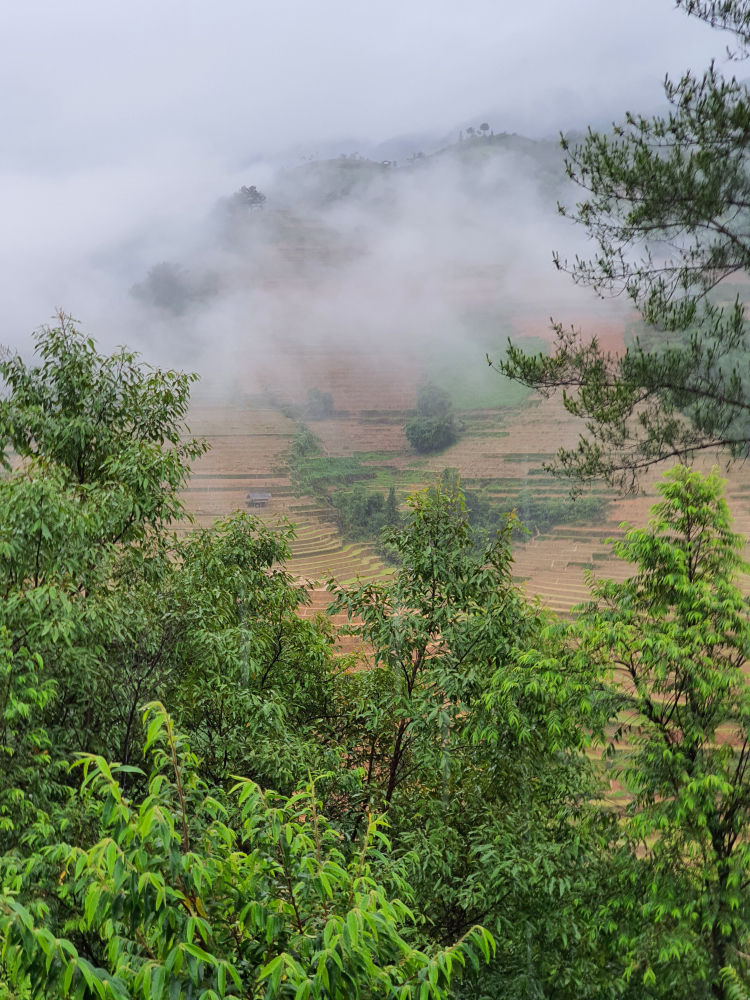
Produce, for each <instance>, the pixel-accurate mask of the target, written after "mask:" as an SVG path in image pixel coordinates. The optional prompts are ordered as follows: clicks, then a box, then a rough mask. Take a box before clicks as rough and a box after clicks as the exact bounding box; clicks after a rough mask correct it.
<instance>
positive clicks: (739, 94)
mask: <svg viewBox="0 0 750 1000" xmlns="http://www.w3.org/2000/svg"><path fill="white" fill-rule="evenodd" d="M677 6H679V7H682V8H683V9H684V10H685V11H686V12H687V13H688V14H690V15H692V16H697V17H700V18H702V19H703V20H705V21H707V22H709V23H710V24H712V25H713V26H715V27H717V28H722V29H726V30H729V31H731V32H733V33H734V35H735V37H736V38H737V40H738V42H739V44H740V46H741V47H742V46H746V45H747V44H748V41H749V40H750V4H749V3H748V0H706V2H703V0H678V3H677ZM666 96H667V98H668V100H669V102H670V104H671V105H672V110H671V111H670V113H669V114H668V115H666V116H657V117H654V118H648V117H642V116H639V115H631V114H629V115H627V116H626V118H625V120H624V121H623V122H622V123H621V124H620V125H618V126H616V127H615V129H614V133H613V134H612V135H605V134H602V133H599V132H595V131H592V130H590V131H589V133H588V135H587V136H586V138H585V139H584V140H583V141H582V142H581V143H579V144H577V145H574V146H571V145H569V144H568V142H567V140H563V146H564V148H565V149H566V151H567V161H566V165H567V171H568V175H569V177H570V179H571V180H572V181H573V183H574V184H576V185H578V186H579V187H580V188H581V189H582V191H583V200H581V201H580V202H579V203H578V204H577V205H576V206H575V207H574V208H572V209H570V210H568V209H565V208H562V207H561V209H560V211H561V212H562V213H563V214H564V215H566V216H567V217H569V218H571V219H572V220H574V221H575V222H577V223H578V224H580V225H582V226H583V227H584V229H585V230H586V232H587V234H588V235H589V237H590V238H591V239H592V240H593V242H594V243H595V244H596V245H597V253H596V256H595V257H594V258H593V259H592V260H585V259H584V260H581V259H576V261H575V262H573V263H571V264H570V265H569V264H568V262H567V261H565V260H564V259H562V258H561V257H559V256H557V255H556V256H555V262H556V264H557V266H558V267H559V268H561V269H564V270H568V271H570V272H571V273H572V275H573V278H574V279H575V281H577V282H579V283H580V284H583V285H588V286H593V288H594V289H595V290H596V291H597V292H598V293H600V294H603V295H607V294H619V293H625V294H626V295H628V296H630V297H631V299H632V300H633V302H634V303H635V305H636V306H637V308H638V309H639V310H640V312H641V315H642V317H643V319H644V321H645V324H646V327H645V332H644V335H643V336H642V337H641V338H640V339H636V340H635V343H634V344H631V345H630V346H628V347H627V349H626V350H625V351H624V353H619V354H612V353H609V352H606V351H604V350H603V349H602V348H601V347H600V345H599V343H598V341H597V339H596V337H594V338H593V339H591V340H590V341H589V342H586V341H584V340H583V339H582V336H581V335H580V334H578V333H576V332H575V331H574V330H569V331H566V330H564V329H563V326H562V325H557V326H556V330H557V334H558V340H557V345H556V350H555V351H554V352H553V353H552V354H551V355H550V356H549V357H543V356H541V355H540V356H527V355H525V354H524V352H523V351H522V350H520V349H518V348H515V347H513V346H510V347H509V349H508V352H507V356H506V358H505V360H503V361H501V362H500V363H499V364H498V368H499V370H500V371H501V372H502V373H503V374H505V375H508V376H510V377H511V378H514V379H517V380H519V381H520V382H522V383H523V384H525V385H528V386H531V387H533V388H535V389H538V390H540V391H541V392H542V393H545V394H549V393H552V392H555V391H556V390H558V389H562V390H563V400H564V404H565V406H566V407H567V409H568V410H569V411H570V412H571V413H573V414H575V415H576V416H578V417H581V418H582V419H584V420H585V421H586V430H587V433H586V435H582V436H581V439H580V441H579V444H578V447H577V448H575V449H570V450H568V449H561V450H560V451H559V453H558V459H557V463H556V467H557V468H558V469H559V470H560V471H562V472H563V473H565V474H566V475H570V476H572V477H574V478H583V479H590V478H595V477H604V478H606V479H608V480H609V481H610V482H611V483H614V484H617V485H619V486H620V487H624V488H627V489H632V488H634V487H635V486H636V485H637V482H638V478H639V475H640V473H641V472H642V471H643V470H644V469H647V468H649V467H650V466H652V465H654V464H655V463H658V462H662V461H664V460H665V459H669V458H674V457H677V458H678V459H679V460H681V461H686V460H687V459H689V458H690V457H691V456H692V455H694V454H695V453H696V452H699V451H703V450H707V449H716V448H726V449H727V450H728V452H729V454H730V455H731V456H732V457H734V458H740V457H745V456H747V454H748V453H750V388H749V386H748V379H749V378H750V371H749V370H748V361H747V359H748V357H749V356H750V354H749V352H748V346H750V345H748V340H747V325H746V322H745V316H744V306H743V301H742V300H743V296H744V295H745V289H744V288H738V287H737V284H738V282H739V283H745V284H746V274H747V271H748V267H749V266H750V236H749V235H748V234H749V233H750V229H748V205H749V204H750V201H749V197H750V173H748V169H747V162H748V151H749V150H750V93H748V90H747V88H746V86H745V85H744V84H742V83H739V82H738V81H737V80H736V79H735V78H732V79H731V80H726V79H724V78H723V77H722V76H721V75H720V73H719V72H718V70H717V68H716V67H715V66H714V65H712V66H711V67H710V68H709V70H708V71H707V72H706V73H705V74H704V75H703V76H702V77H698V76H696V75H694V74H693V73H686V74H685V75H684V76H683V77H682V78H681V79H680V80H679V81H678V82H674V81H671V80H669V79H668V80H667V82H666ZM722 283H724V284H723V285H722Z"/></svg>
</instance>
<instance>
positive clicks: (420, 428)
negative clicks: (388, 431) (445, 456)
mask: <svg viewBox="0 0 750 1000" xmlns="http://www.w3.org/2000/svg"><path fill="white" fill-rule="evenodd" d="M404 433H405V434H406V439H407V441H408V442H409V444H410V445H411V446H412V448H413V449H414V450H415V451H418V452H420V453H421V454H429V453H431V452H435V451H442V450H443V448H449V447H450V446H451V445H452V444H455V443H456V441H458V427H457V426H456V421H455V419H454V416H453V404H452V402H451V398H450V395H449V394H448V393H447V392H446V391H445V389H441V388H439V387H438V386H436V385H433V384H432V383H428V384H427V385H424V386H422V388H421V389H420V390H419V395H418V396H417V415H416V417H414V418H413V419H412V420H410V421H409V422H408V423H407V424H406V426H405V427H404Z"/></svg>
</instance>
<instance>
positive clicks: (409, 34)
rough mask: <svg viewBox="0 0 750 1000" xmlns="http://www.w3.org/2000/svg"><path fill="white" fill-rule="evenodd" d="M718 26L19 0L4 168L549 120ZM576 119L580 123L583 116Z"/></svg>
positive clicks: (650, 4) (478, 0)
mask: <svg viewBox="0 0 750 1000" xmlns="http://www.w3.org/2000/svg"><path fill="white" fill-rule="evenodd" d="M725 41H726V40H725V39H724V38H723V37H722V36H721V35H719V34H718V33H716V32H712V31H711V30H710V29H708V28H707V27H705V26H704V25H702V24H700V23H697V22H695V21H694V20H692V19H689V18H687V17H685V15H683V14H682V13H681V12H678V11H675V10H674V9H673V4H672V3H671V2H670V0H627V2H624V3H623V2H616V0H567V2H565V3H561V2H560V0H524V2H518V0H514V2H512V3H511V2H509V0H460V2H456V0H367V2H364V0H317V2H311V0H265V2H262V3H261V2H257V0H127V2H125V0H65V2H60V0H47V2H42V0H25V2H24V3H6V4H4V5H3V13H2V15H1V19H0V80H1V81H2V102H0V135H1V136H2V157H3V161H4V165H5V166H6V167H10V168H15V169H21V170H29V171H45V172H46V171H51V172H54V173H58V172H63V171H67V170H71V169H80V168H81V167H83V168H84V169H85V168H86V167H90V166H92V165H94V164H100V163H117V162H121V161H122V160H124V159H126V158H132V157H134V156H136V157H140V155H142V154H143V153H144V152H148V151H153V152H154V153H155V154H157V155H159V156H163V155H164V153H165V151H166V152H170V151H171V152H173V153H174V154H177V156H182V155H185V154H188V155H189V153H190V151H194V152H195V153H196V154H198V155H202V154H205V152H206V151H209V152H210V154H211V156H218V157H220V158H227V159H228V160H229V161H232V160H234V159H238V158H239V159H242V158H245V157H248V156H253V155H257V154H259V153H264V152H274V151H277V150H279V149H282V148H284V147H285V146H291V145H297V144H300V143H301V144H304V143H311V144H313V145H314V143H315V141H316V140H325V139H331V138H338V137H339V136H341V137H349V136H352V137H355V136H356V137H363V138H369V139H372V140H374V141H380V140H383V139H386V138H388V137H390V136H393V135H395V134H398V133H402V132H410V131H423V130H441V129H442V130H445V131H447V129H448V128H450V127H451V126H453V125H454V124H456V123H457V122H459V121H462V120H464V119H471V118H472V116H475V115H480V114H484V113H485V112H489V111H490V110H492V109H495V110H496V117H497V119H498V120H497V121H495V122H494V123H493V126H494V127H495V129H496V130H498V131H499V130H506V129H512V130H523V131H525V132H527V133H534V134H544V133H549V132H555V131H556V130H557V129H558V128H564V127H566V125H567V124H568V123H567V122H566V120H565V119H569V120H571V121H573V120H575V121H578V120H581V119H585V118H587V117H600V116H602V115H605V116H609V115H611V114H614V113H616V112H617V111H618V109H621V110H624V109H625V108H628V107H631V106H632V107H634V108H636V107H638V106H639V105H642V104H643V103H644V102H645V103H647V104H648V103H653V102H654V101H656V100H658V95H659V86H660V82H661V80H662V79H663V76H664V73H665V71H667V70H669V71H670V72H673V73H679V72H681V71H682V70H684V69H686V68H688V67H690V68H693V69H702V68H703V67H705V65H706V63H707V61H708V59H709V58H710V56H711V55H712V54H719V55H720V54H721V53H722V51H723V47H724V45H725ZM575 121H574V122H573V123H575Z"/></svg>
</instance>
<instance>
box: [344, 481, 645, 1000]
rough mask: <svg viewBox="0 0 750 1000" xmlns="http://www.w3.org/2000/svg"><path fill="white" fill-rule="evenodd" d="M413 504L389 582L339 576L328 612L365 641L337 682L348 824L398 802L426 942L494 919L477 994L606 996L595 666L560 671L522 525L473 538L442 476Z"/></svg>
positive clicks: (612, 964)
mask: <svg viewBox="0 0 750 1000" xmlns="http://www.w3.org/2000/svg"><path fill="white" fill-rule="evenodd" d="M408 505H409V515H408V517H407V518H406V519H405V521H404V523H403V524H402V525H401V526H399V527H397V528H395V529H392V530H391V531H388V530H385V531H384V537H385V538H386V540H387V541H388V543H389V545H391V546H392V547H393V548H394V549H395V550H396V551H397V553H398V557H399V567H398V570H397V572H396V574H395V576H394V577H393V579H392V580H389V581H386V582H382V583H372V584H366V585H360V586H357V587H352V588H348V589H338V588H335V587H334V592H335V594H336V601H335V603H334V604H333V605H332V607H331V609H330V612H331V613H332V614H338V613H341V612H346V613H347V614H348V615H349V618H350V625H349V628H348V629H347V631H348V632H349V633H350V634H353V635H356V636H359V637H360V638H361V639H363V640H364V641H365V642H366V644H367V649H368V650H369V651H370V654H369V657H368V659H369V661H370V663H369V668H368V669H363V670H358V671H354V672H352V673H350V674H348V675H347V676H346V677H345V678H342V685H341V688H340V699H341V702H340V704H341V705H342V709H341V715H342V717H345V719H346V720H347V724H346V727H345V728H344V727H343V726H342V729H341V733H340V737H339V740H340V743H341V745H342V748H344V750H345V754H346V757H345V759H346V760H347V765H348V767H350V768H360V769H361V770H362V771H363V772H364V778H363V788H362V794H361V796H360V798H359V799H354V798H352V799H351V800H350V802H351V810H352V813H353V815H354V816H355V817H357V816H358V817H359V821H358V822H357V820H356V819H355V822H354V823H353V824H352V826H351V827H350V828H353V830H354V831H356V830H358V829H359V826H360V825H361V824H362V823H363V822H364V821H365V817H366V815H367V811H368V810H369V809H375V810H376V811H377V810H379V809H387V814H388V818H389V822H390V824H391V830H392V836H393V841H394V847H395V849H396V851H397V852H398V853H400V854H403V853H408V854H409V856H410V857H411V858H412V859H413V860H412V861H411V864H412V866H413V875H412V877H411V881H412V883H413V885H414V889H415V893H416V899H417V901H418V907H419V910H420V911H421V912H423V913H424V914H425V917H426V918H427V926H426V928H425V930H424V932H423V933H424V937H425V939H426V940H428V941H432V942H433V943H435V942H437V943H440V944H448V943H450V942H451V941H453V940H455V939H456V938H457V937H460V936H461V935H462V934H463V933H465V932H466V931H467V930H468V929H469V928H470V927H471V926H473V925H474V924H475V923H482V924H484V925H485V926H487V927H488V928H489V929H490V930H491V931H492V932H493V934H496V936H497V937H498V938H499V939H500V940H501V941H502V946H501V947H500V948H499V949H498V953H497V956H496V957H495V959H494V960H493V961H492V963H491V964H490V966H489V967H487V968H486V969H483V971H482V972H481V974H480V975H478V976H476V977H473V978H472V979H471V980H470V981H467V982H466V983H465V984H464V986H462V991H465V995H466V996H467V997H468V996H471V997H476V998H479V997H495V996H504V997H519V998H521V997H528V996H529V995H545V991H547V990H554V991H555V995H557V996H559V997H569V998H570V1000H573V998H576V1000H579V998H580V997H581V996H584V995H592V996H593V995H597V991H599V990H601V991H604V993H605V995H606V994H607V990H609V989H616V985H615V984H616V981H617V976H618V974H619V973H621V971H622V969H621V967H620V966H618V965H617V960H616V958H614V956H613V954H612V952H611V951H608V950H607V949H605V948H600V947H599V938H598V934H599V931H600V923H599V921H598V917H597V915H596V914H597V910H598V908H599V907H600V905H601V886H602V884H603V883H606V882H607V881H609V880H610V878H611V877H612V866H611V864H610V860H609V855H610V853H611V852H610V847H611V844H612V842H613V841H616V836H617V831H616V824H615V823H614V819H613V817H612V816H611V815H606V814H603V813H601V812H600V811H599V810H598V808H597V807H596V806H593V805H591V804H590V803H591V802H592V800H594V799H596V797H597V795H598V792H599V786H598V778H597V775H596V774H595V772H594V770H593V769H592V766H591V764H590V762H589V760H588V758H587V757H586V754H585V748H586V744H587V735H586V724H587V723H588V721H589V720H588V717H587V716H586V713H585V711H584V710H583V709H582V708H581V705H582V703H583V704H585V702H586V699H587V698H590V690H589V686H588V685H589V680H590V678H589V676H588V675H586V676H585V677H584V678H583V679H582V681H580V682H579V680H578V679H576V678H575V677H573V678H572V679H571V678H568V677H567V676H566V675H565V673H564V671H563V670H562V669H559V668H557V667H555V668H554V669H551V668H550V667H549V661H550V659H551V658H554V651H555V650H556V649H557V643H558V638H557V633H556V631H555V626H554V623H553V622H552V620H551V619H549V618H548V616H547V615H546V614H545V613H544V612H543V610H542V609H540V608H538V607H535V606H533V605H529V604H528V603H527V602H526V601H525V599H524V598H523V595H522V594H521V592H520V591H519V590H518V588H517V587H516V586H515V585H514V584H513V580H512V561H511V553H510V544H509V538H510V530H511V527H512V523H511V524H506V525H505V526H504V530H503V531H501V532H496V533H495V534H494V536H493V537H492V538H491V539H490V540H489V541H488V542H487V544H486V545H485V546H483V547H481V548H479V549H478V547H477V545H476V542H475V538H474V533H473V531H472V529H471V526H470V525H469V523H468V517H467V513H466V510H465V506H464V501H463V495H462V493H461V492H460V490H458V489H451V488H448V489H446V488H444V486H442V485H440V484H439V485H438V486H437V487H436V488H432V489H428V490H426V491H424V492H420V493H417V494H415V495H414V496H412V497H411V498H410V499H409V501H408ZM529 648H532V649H533V648H536V649H538V650H539V651H540V655H539V659H538V661H537V660H533V661H532V662H529V663H527V662H526V661H525V659H524V656H525V654H526V652H527V650H528V649H529ZM542 651H543V654H544V655H542ZM349 822H351V821H349ZM615 853H616V852H615ZM626 861H627V859H626ZM461 995H464V992H462V994H461ZM599 995H601V994H599Z"/></svg>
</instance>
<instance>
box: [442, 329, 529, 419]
mask: <svg viewBox="0 0 750 1000" xmlns="http://www.w3.org/2000/svg"><path fill="white" fill-rule="evenodd" d="M512 339H513V341H514V343H516V344H518V345H519V346H520V347H522V348H523V349H524V350H525V351H527V352H533V353H538V352H539V351H544V352H545V353H547V348H548V345H547V343H546V342H545V341H543V340H539V339H538V338H536V337H518V338H512ZM506 342H507V335H505V336H503V335H497V334H494V335H491V336H487V335H485V336H481V337H479V338H478V339H475V340H467V341H463V342H460V343H456V344H450V345H446V346H445V347H442V348H439V349H438V350H436V351H434V352H433V353H432V354H431V355H430V358H429V360H428V362H427V371H426V374H427V379H428V381H430V382H434V383H435V385H438V386H440V387H441V388H442V389H446V390H447V391H448V392H450V394H451V398H452V400H453V405H454V406H455V408H456V409H457V410H487V409H494V408H496V407H499V406H520V404H521V403H523V402H524V401H525V400H527V399H528V398H529V396H530V395H531V392H532V390H531V389H527V388H526V387H525V386H522V385H519V383H518V382H513V381H511V380H510V379H507V378H504V377H503V376H501V375H498V373H497V372H496V371H495V370H494V369H493V368H490V367H489V365H488V364H487V358H486V355H487V354H489V356H490V357H491V358H492V360H493V361H497V360H498V359H500V358H502V357H504V355H505V347H506Z"/></svg>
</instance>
